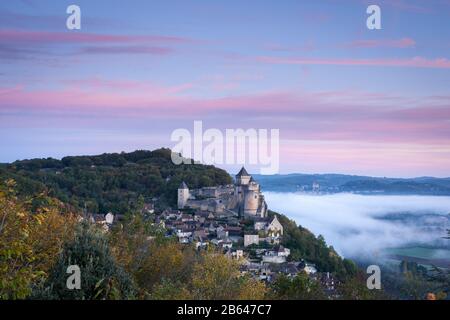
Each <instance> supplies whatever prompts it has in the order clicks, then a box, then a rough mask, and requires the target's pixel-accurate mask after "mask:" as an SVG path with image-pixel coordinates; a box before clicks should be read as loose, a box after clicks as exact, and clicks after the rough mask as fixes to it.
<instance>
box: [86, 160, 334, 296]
mask: <svg viewBox="0 0 450 320" xmlns="http://www.w3.org/2000/svg"><path fill="white" fill-rule="evenodd" d="M177 192H178V194H177V208H167V209H165V210H162V211H161V212H156V210H155V206H154V204H153V203H147V204H146V205H145V206H144V213H146V214H150V215H153V216H154V217H155V218H154V219H155V224H156V225H159V226H160V227H162V228H164V229H165V230H166V236H167V237H176V238H177V239H178V241H179V243H181V244H186V245H194V246H195V247H196V249H197V250H206V249H207V248H208V247H209V246H214V247H215V248H216V249H218V250H221V251H222V252H223V254H224V255H226V256H227V257H229V258H230V259H236V260H239V261H240V262H241V264H240V265H241V267H240V268H241V274H250V275H251V276H253V277H254V278H257V279H259V280H262V281H266V282H272V281H274V280H275V279H276V277H277V276H278V275H280V274H284V275H286V276H287V277H289V278H293V277H295V276H296V275H297V274H298V273H300V272H305V273H306V274H308V275H309V277H310V278H312V279H315V280H318V281H320V282H321V284H322V286H323V287H324V288H325V289H326V291H327V292H328V295H329V296H333V295H334V294H335V288H336V284H337V283H336V282H337V280H336V279H335V278H334V277H333V276H332V275H331V274H330V273H329V272H321V273H319V272H318V270H317V269H316V266H315V265H314V264H312V263H309V262H307V261H305V260H300V261H292V260H291V259H289V256H290V249H289V248H286V247H284V246H283V245H282V239H283V226H282V224H281V223H280V221H279V220H278V218H277V216H276V215H270V214H269V210H268V207H267V204H266V202H265V200H264V195H263V194H262V192H261V187H260V185H259V183H258V182H256V181H255V180H254V179H253V177H252V176H251V175H250V174H248V172H247V171H246V170H245V168H242V169H241V170H240V171H239V173H238V174H237V175H236V177H235V183H234V184H230V185H223V186H216V187H203V188H200V189H192V190H191V189H189V186H188V185H187V184H186V183H185V182H182V183H181V185H180V186H179V188H178V191H177ZM90 219H91V221H92V222H96V223H98V224H101V225H102V226H103V227H104V228H105V230H108V229H109V228H110V227H111V226H112V225H113V224H114V223H115V222H116V221H118V220H120V216H117V215H116V216H115V215H114V214H112V213H108V214H106V215H102V214H96V215H91V217H90ZM321 271H323V270H321Z"/></svg>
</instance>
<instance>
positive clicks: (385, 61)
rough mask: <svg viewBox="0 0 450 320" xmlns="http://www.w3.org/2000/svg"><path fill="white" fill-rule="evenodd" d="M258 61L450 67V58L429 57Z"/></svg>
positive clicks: (266, 60)
mask: <svg viewBox="0 0 450 320" xmlns="http://www.w3.org/2000/svg"><path fill="white" fill-rule="evenodd" d="M256 61H258V62H261V63H268V64H298V65H337V66H384V67H411V68H438V69H448V68H450V60H448V59H446V58H437V59H427V58H423V57H413V58H398V59H392V58H378V59H354V58H349V59H337V58H331V59H326V58H296V57H293V58H285V57H270V56H260V57H257V58H256Z"/></svg>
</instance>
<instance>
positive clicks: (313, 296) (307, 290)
mask: <svg viewBox="0 0 450 320" xmlns="http://www.w3.org/2000/svg"><path fill="white" fill-rule="evenodd" d="M271 289H272V292H273V295H274V298H275V299H283V300H321V299H326V296H325V294H324V292H323V290H322V288H321V287H320V284H319V282H317V281H316V280H313V279H310V278H309V277H308V275H307V274H306V273H305V272H301V273H299V274H298V275H297V276H295V278H293V279H289V278H288V277H287V276H285V275H281V276H279V277H278V278H277V279H276V280H275V282H274V283H273V284H272V287H271Z"/></svg>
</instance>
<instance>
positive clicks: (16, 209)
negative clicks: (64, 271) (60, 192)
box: [0, 180, 76, 299]
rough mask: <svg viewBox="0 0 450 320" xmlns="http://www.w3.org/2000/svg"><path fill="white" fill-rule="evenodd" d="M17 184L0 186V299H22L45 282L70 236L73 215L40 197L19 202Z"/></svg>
mask: <svg viewBox="0 0 450 320" xmlns="http://www.w3.org/2000/svg"><path fill="white" fill-rule="evenodd" d="M15 190H16V184H15V182H14V181H13V180H8V181H6V182H5V183H1V184H0V274H1V277H0V299H24V298H26V297H28V296H29V295H30V294H31V291H32V287H34V286H36V285H38V284H39V283H41V282H42V281H44V280H45V279H46V277H47V275H48V272H49V270H50V268H51V267H52V265H53V264H54V262H55V261H56V259H57V257H58V255H59V253H60V251H61V250H62V246H63V244H64V242H65V241H67V240H69V239H71V238H72V237H73V230H74V225H75V223H76V219H75V216H74V215H72V214H67V215H65V216H62V215H61V214H60V211H61V210H62V204H61V203H59V202H58V201H56V200H54V199H51V198H49V197H47V196H46V195H45V194H40V195H38V196H37V197H29V198H27V199H19V198H18V197H17V195H16V191H15Z"/></svg>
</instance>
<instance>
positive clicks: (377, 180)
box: [255, 173, 450, 195]
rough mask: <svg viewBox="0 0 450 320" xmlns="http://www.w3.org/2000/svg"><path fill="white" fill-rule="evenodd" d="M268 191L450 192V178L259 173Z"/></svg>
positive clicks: (443, 193)
mask: <svg viewBox="0 0 450 320" xmlns="http://www.w3.org/2000/svg"><path fill="white" fill-rule="evenodd" d="M255 178H256V179H257V180H258V181H260V183H261V186H262V187H263V188H264V189H265V190H266V191H278V192H301V191H305V192H309V191H313V184H316V189H315V191H319V192H322V193H341V192H352V193H361V194H384V195H386V194H399V195H401V194H411V195H412V194H416V195H450V178H434V177H417V178H387V177H370V176H358V175H345V174H335V173H330V174H302V173H291V174H286V175H272V176H267V175H255ZM317 185H318V186H319V187H318V189H317Z"/></svg>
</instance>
